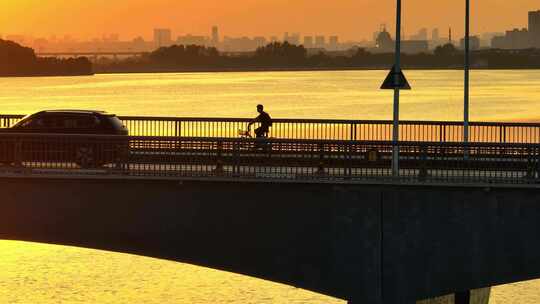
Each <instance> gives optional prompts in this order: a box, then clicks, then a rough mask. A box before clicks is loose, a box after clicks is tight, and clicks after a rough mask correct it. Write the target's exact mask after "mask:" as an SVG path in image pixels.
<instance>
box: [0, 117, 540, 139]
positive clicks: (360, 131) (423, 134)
mask: <svg viewBox="0 0 540 304" xmlns="http://www.w3.org/2000/svg"><path fill="white" fill-rule="evenodd" d="M22 117H23V116H22V115H0V126H1V127H10V126H12V125H13V124H15V123H16V122H17V121H18V120H20V119H21V118H22ZM120 119H122V121H123V122H124V124H125V125H126V127H128V129H129V131H130V135H133V136H174V137H224V138H238V137H239V130H245V129H246V127H247V124H248V123H249V122H250V119H245V118H189V117H188V118H181V117H180V118H176V117H141V116H120ZM254 127H256V126H254ZM469 134H470V135H469V137H470V141H471V142H493V143H540V123H498V122H471V123H470V129H469ZM400 136H401V138H400V140H402V141H425V142H460V141H463V123H461V122H442V121H401V122H400ZM270 137H272V138H279V139H314V140H373V141H381V140H382V141H384V140H391V139H392V122H391V121H377V120H328V119H275V120H274V124H273V126H272V128H271V130H270Z"/></svg>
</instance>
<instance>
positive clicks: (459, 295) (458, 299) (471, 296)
mask: <svg viewBox="0 0 540 304" xmlns="http://www.w3.org/2000/svg"><path fill="white" fill-rule="evenodd" d="M490 294H491V288H489V287H488V288H481V289H474V290H468V291H462V292H456V293H455V294H451V295H446V296H442V297H437V298H433V299H427V300H422V301H417V302H416V304H489V297H490Z"/></svg>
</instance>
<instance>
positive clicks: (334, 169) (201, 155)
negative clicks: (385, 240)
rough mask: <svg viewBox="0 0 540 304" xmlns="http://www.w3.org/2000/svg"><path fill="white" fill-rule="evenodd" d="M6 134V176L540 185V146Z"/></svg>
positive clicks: (1, 170)
mask: <svg viewBox="0 0 540 304" xmlns="http://www.w3.org/2000/svg"><path fill="white" fill-rule="evenodd" d="M397 145H398V147H399V151H400V172H399V173H400V175H399V177H396V176H393V175H392V170H391V156H392V150H393V148H394V144H393V143H392V142H388V141H336V140H332V141H330V140H288V139H270V140H262V141H261V140H252V139H233V138H192V137H190V138H184V137H148V136H141V137H122V136H99V135H50V134H0V163H2V164H3V165H1V166H0V176H13V175H15V176H45V177H50V176H70V175H78V176H87V177H92V178H149V179H153V178H159V179H163V178H166V179H226V180H231V181H234V180H255V181H294V182H332V183H339V182H345V183H363V182H381V181H383V182H384V181H392V182H396V181H399V182H410V183H456V184H471V183H472V184H484V183H487V184H494V183H495V184H522V185H536V184H537V183H539V182H540V179H539V173H540V166H539V157H540V145H537V144H534V145H533V144H495V143H471V144H467V145H464V144H461V143H439V142H435V143H434V142H399V143H398V144H397Z"/></svg>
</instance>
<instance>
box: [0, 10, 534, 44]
mask: <svg viewBox="0 0 540 304" xmlns="http://www.w3.org/2000/svg"><path fill="white" fill-rule="evenodd" d="M464 2H465V1H464V0H461V1H460V0H403V8H404V16H403V18H404V26H405V32H406V35H409V34H411V33H413V32H416V31H417V30H418V29H419V28H421V27H428V28H433V27H439V28H440V29H441V35H445V36H446V32H447V29H448V27H449V26H452V28H453V30H454V32H455V34H456V37H457V36H458V35H461V33H462V32H463V11H464ZM471 2H472V14H473V20H472V31H473V32H474V33H477V32H487V31H503V30H505V29H510V28H514V27H526V26H527V11H529V10H537V9H540V1H539V0H512V1H510V0H471ZM0 3H1V5H0V34H3V35H6V34H27V35H33V36H49V35H51V34H57V35H60V36H61V35H64V34H70V35H73V36H77V37H82V38H91V37H101V35H102V34H109V33H118V34H120V37H121V39H131V38H133V37H135V36H138V35H142V36H143V37H145V38H150V37H151V35H152V29H153V28H154V27H168V28H171V29H172V30H173V35H174V36H176V35H178V34H186V33H191V34H205V35H209V32H210V27H211V26H212V25H218V26H219V27H220V31H221V34H222V35H229V36H239V35H247V36H254V35H263V36H270V35H277V36H279V37H281V36H282V35H283V32H285V31H289V32H298V33H301V34H302V35H304V34H305V35H313V34H319V33H320V34H324V35H333V34H337V35H339V36H340V37H341V40H348V39H362V38H371V35H372V33H373V32H374V31H375V30H377V29H378V28H379V26H380V24H382V23H387V24H388V28H389V29H390V30H392V31H393V24H394V14H395V0H324V1H323V0H84V1H82V0H0Z"/></svg>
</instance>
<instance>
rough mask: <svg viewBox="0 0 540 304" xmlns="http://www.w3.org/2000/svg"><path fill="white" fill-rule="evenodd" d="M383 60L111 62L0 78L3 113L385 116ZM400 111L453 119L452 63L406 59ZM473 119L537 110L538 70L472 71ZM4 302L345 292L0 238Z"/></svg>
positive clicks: (201, 301)
mask: <svg viewBox="0 0 540 304" xmlns="http://www.w3.org/2000/svg"><path fill="white" fill-rule="evenodd" d="M385 74H386V73H385V72H384V71H342V72H332V71H325V72H268V73H266V72H264V73H263V72H259V73H186V74H116V75H96V76H93V77H44V78H0V105H1V109H0V113H3V114H27V113H32V112H35V111H38V110H42V109H60V108H61V109H99V110H107V111H108V112H112V113H116V114H120V115H149V116H184V117H189V116H194V117H205V116H206V117H209V116H210V117H252V116H254V115H255V114H256V113H255V105H256V104H258V103H263V104H264V105H265V106H266V108H267V110H268V111H269V112H270V114H271V115H272V116H273V117H276V118H335V119H339V118H343V119H391V118H392V92H391V91H381V90H379V89H378V88H379V86H380V84H381V81H382V80H383V79H384V77H385ZM406 75H407V77H408V79H409V82H410V83H411V85H412V87H413V90H411V91H404V92H403V93H402V101H401V118H402V119H406V120H460V119H461V118H462V115H463V114H462V112H463V91H462V84H463V82H462V76H463V73H462V72H460V71H408V72H406ZM471 77H472V82H471V120H476V121H540V107H539V105H540V100H539V99H540V89H539V88H540V71H473V72H472V74H471ZM3 303H21V304H22V303H24V304H26V303H28V304H34V303H37V304H39V303H44V304H49V303H125V304H135V303H160V304H161V303H194V304H205V303H302V304H304V303H328V304H331V303H344V302H343V301H341V300H339V299H332V298H329V297H326V296H322V295H317V294H314V293H311V292H308V291H304V290H299V289H296V288H293V287H290V286H284V285H280V284H275V283H272V282H265V281H262V280H258V279H253V278H248V277H245V276H241V275H236V274H231V273H224V272H221V271H216V270H211V269H206V268H202V267H195V266H192V265H187V264H181V263H174V262H169V261H161V260H156V259H150V258H146V257H139V256H133V255H126V254H119V253H111V252H103V251H96V250H90V249H82V248H73V247H66V246H56V245H45V244H33V243H24V242H16V241H0V304H3ZM503 303H504V304H508V303H510V304H513V303H516V304H517V303H520V304H537V303H540V281H529V282H523V283H518V284H511V285H505V286H500V287H495V288H494V290H493V295H492V299H491V304H503Z"/></svg>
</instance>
